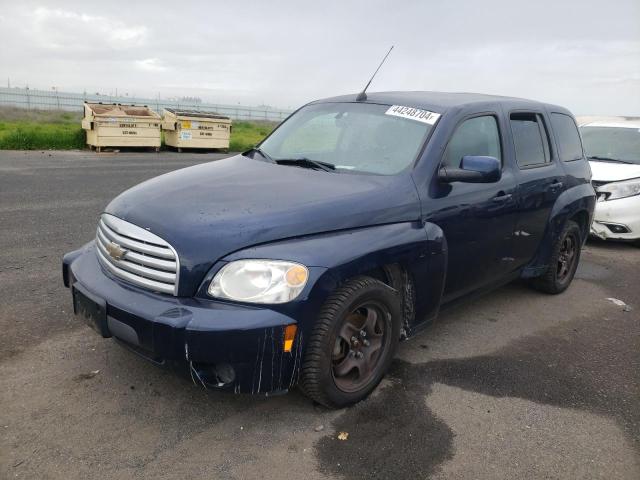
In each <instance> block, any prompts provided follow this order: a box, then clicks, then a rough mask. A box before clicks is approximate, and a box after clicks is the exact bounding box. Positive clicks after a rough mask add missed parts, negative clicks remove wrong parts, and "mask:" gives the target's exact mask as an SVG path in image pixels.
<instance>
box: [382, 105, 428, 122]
mask: <svg viewBox="0 0 640 480" xmlns="http://www.w3.org/2000/svg"><path fill="white" fill-rule="evenodd" d="M384 113H385V115H393V116H394V117H401V118H408V119H409V120H415V121H416V122H422V123H426V124H428V125H433V124H434V123H436V121H437V120H438V119H439V118H440V114H439V113H435V112H430V111H428V110H421V109H419V108H414V107H404V106H402V105H393V106H391V107H389V109H388V110H387V111H386V112H384Z"/></svg>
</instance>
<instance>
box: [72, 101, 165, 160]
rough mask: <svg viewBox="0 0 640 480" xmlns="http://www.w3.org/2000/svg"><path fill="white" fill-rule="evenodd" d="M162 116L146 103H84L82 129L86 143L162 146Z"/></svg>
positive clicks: (104, 145) (158, 147)
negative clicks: (145, 104) (85, 133)
mask: <svg viewBox="0 0 640 480" xmlns="http://www.w3.org/2000/svg"><path fill="white" fill-rule="evenodd" d="M161 122H162V120H161V119H160V115H158V114H157V113H156V112H154V111H153V110H151V109H150V108H149V107H147V106H137V105H122V104H108V103H85V104H84V118H83V119H82V128H83V129H84V130H86V131H87V145H89V147H95V148H96V150H97V151H100V149H101V148H103V147H152V148H155V149H156V151H157V150H159V149H160V123H161Z"/></svg>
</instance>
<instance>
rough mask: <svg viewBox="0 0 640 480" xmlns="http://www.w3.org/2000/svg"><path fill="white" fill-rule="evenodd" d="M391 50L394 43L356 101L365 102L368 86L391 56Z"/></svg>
mask: <svg viewBox="0 0 640 480" xmlns="http://www.w3.org/2000/svg"><path fill="white" fill-rule="evenodd" d="M391 50H393V45H391V48H390V49H389V51H388V52H387V54H386V55H385V56H384V58H383V59H382V61H381V62H380V65H378V68H376V71H375V72H373V75H371V78H370V79H369V82H368V83H367V85H366V86H365V87H364V88H363V89H362V91H361V92H360V93H359V94H358V96H357V97H356V102H363V101H364V100H366V99H367V93H366V92H367V88H369V85H371V81H372V80H373V77H375V76H376V73H378V70H380V67H381V66H382V64H383V63H384V61H385V60H386V59H387V57H388V56H389V54H390V53H391Z"/></svg>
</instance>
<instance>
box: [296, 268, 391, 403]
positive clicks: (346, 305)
mask: <svg viewBox="0 0 640 480" xmlns="http://www.w3.org/2000/svg"><path fill="white" fill-rule="evenodd" d="M401 316H402V309H401V301H400V297H399V295H398V293H397V292H396V291H395V290H393V289H392V288H391V287H389V286H387V285H385V284H384V283H382V282H380V281H378V280H376V279H373V278H370V277H357V278H355V279H353V280H350V281H349V282H347V283H346V284H345V285H344V286H342V287H340V288H338V289H337V290H336V291H335V292H334V293H333V294H332V295H331V296H330V297H329V299H328V300H327V301H326V303H325V305H324V306H323V308H322V310H321V312H320V315H319V318H318V321H317V323H316V325H315V326H314V329H313V331H312V334H311V338H310V339H309V340H308V342H307V346H306V353H305V358H304V362H303V364H302V377H301V382H300V387H301V388H302V390H303V392H304V393H305V394H306V395H307V396H309V397H311V398H312V399H313V400H315V401H317V402H318V403H321V404H323V405H325V406H328V407H343V406H346V405H351V404H353V403H356V402H358V401H360V400H362V399H364V398H365V397H366V396H367V395H368V394H369V393H370V392H371V391H372V390H373V389H374V388H375V387H376V385H378V383H379V382H380V380H382V378H383V376H384V374H385V373H386V371H387V369H388V368H389V364H390V363H391V360H392V359H393V355H394V354H395V350H396V346H397V344H398V340H399V338H400V324H401Z"/></svg>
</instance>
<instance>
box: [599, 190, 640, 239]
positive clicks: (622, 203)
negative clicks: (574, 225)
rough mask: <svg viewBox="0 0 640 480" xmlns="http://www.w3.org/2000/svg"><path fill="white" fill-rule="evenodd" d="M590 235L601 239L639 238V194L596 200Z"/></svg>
mask: <svg viewBox="0 0 640 480" xmlns="http://www.w3.org/2000/svg"><path fill="white" fill-rule="evenodd" d="M591 235H594V236H596V237H599V238H601V239H602V240H609V239H615V240H640V195H634V196H632V197H626V198H619V199H615V200H601V201H598V202H597V203H596V208H595V212H594V215H593V223H592V224H591Z"/></svg>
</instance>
